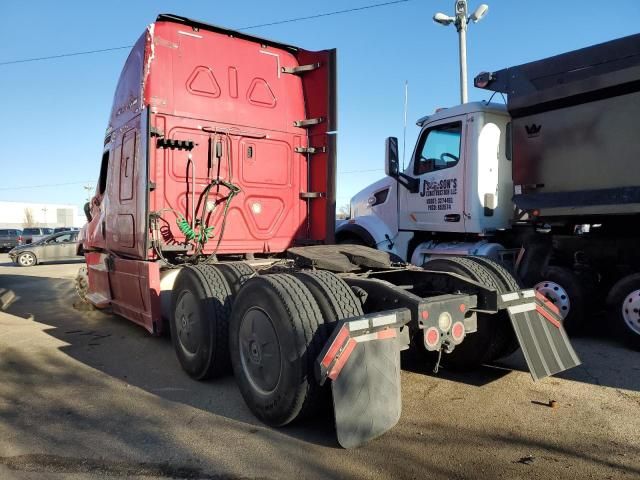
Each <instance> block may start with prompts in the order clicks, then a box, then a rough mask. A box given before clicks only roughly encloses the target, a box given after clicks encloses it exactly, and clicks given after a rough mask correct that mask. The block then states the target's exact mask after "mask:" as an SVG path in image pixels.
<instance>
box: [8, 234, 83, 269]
mask: <svg viewBox="0 0 640 480" xmlns="http://www.w3.org/2000/svg"><path fill="white" fill-rule="evenodd" d="M77 250H78V232H75V231H74V232H61V233H55V234H53V235H50V236H48V237H45V238H43V239H41V240H38V241H35V242H33V243H30V244H28V245H21V246H18V247H16V248H14V249H13V250H11V251H10V252H9V257H10V258H11V260H13V261H14V262H15V263H17V264H18V265H20V266H21V267H31V266H33V265H37V264H38V263H41V262H56V261H60V260H79V259H80V258H82V257H79V256H78V254H77Z"/></svg>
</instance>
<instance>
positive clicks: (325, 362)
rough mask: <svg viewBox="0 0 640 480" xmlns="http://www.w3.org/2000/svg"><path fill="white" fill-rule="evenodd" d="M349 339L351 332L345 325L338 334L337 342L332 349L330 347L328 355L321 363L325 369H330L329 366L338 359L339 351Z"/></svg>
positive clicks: (335, 341)
mask: <svg viewBox="0 0 640 480" xmlns="http://www.w3.org/2000/svg"><path fill="white" fill-rule="evenodd" d="M348 337H349V330H347V327H346V326H344V325H343V326H342V328H341V329H340V331H339V332H338V335H336V338H335V340H334V341H333V343H332V344H331V347H329V350H328V351H327V354H326V355H325V356H324V358H323V359H322V362H320V363H321V364H322V366H323V367H324V368H329V365H331V362H332V361H333V359H334V358H335V357H336V354H337V353H338V350H340V347H342V345H344V342H345V340H346V339H347V338H348Z"/></svg>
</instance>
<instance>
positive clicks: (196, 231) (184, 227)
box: [176, 213, 213, 245]
mask: <svg viewBox="0 0 640 480" xmlns="http://www.w3.org/2000/svg"><path fill="white" fill-rule="evenodd" d="M176 224H177V225H178V228H179V229H180V231H181V232H182V233H183V235H184V236H185V238H186V240H187V241H190V242H191V241H194V240H195V241H196V243H199V244H201V245H204V244H205V243H207V241H208V240H209V239H210V238H211V237H212V236H213V233H212V232H213V227H204V228H203V227H202V225H196V226H195V228H191V225H189V221H188V220H187V219H186V218H184V216H183V215H182V214H180V213H179V214H178V215H177V217H176Z"/></svg>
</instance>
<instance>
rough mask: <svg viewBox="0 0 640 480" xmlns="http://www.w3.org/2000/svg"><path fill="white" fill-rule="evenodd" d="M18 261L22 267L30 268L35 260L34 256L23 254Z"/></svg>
mask: <svg viewBox="0 0 640 480" xmlns="http://www.w3.org/2000/svg"><path fill="white" fill-rule="evenodd" d="M18 261H19V262H20V265H22V266H23V267H30V266H31V265H33V263H34V261H35V259H34V257H33V255H31V254H29V253H23V254H22V255H20V258H19V259H18Z"/></svg>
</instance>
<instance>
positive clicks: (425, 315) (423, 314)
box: [420, 310, 429, 320]
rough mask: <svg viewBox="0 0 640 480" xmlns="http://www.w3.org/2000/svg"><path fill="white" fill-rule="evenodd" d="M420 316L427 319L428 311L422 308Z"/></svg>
mask: <svg viewBox="0 0 640 480" xmlns="http://www.w3.org/2000/svg"><path fill="white" fill-rule="evenodd" d="M420 316H421V317H422V319H423V320H427V319H428V318H429V312H427V311H426V310H423V311H422V313H421V314H420Z"/></svg>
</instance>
